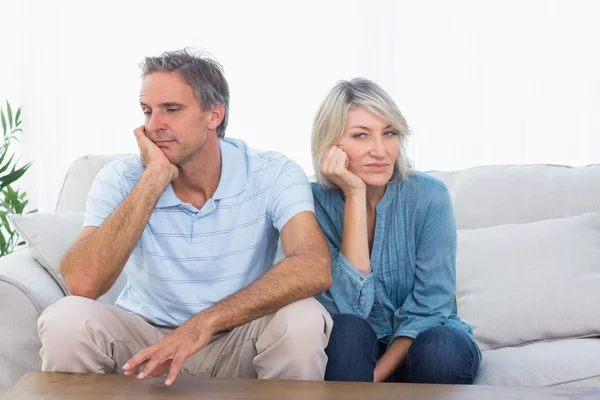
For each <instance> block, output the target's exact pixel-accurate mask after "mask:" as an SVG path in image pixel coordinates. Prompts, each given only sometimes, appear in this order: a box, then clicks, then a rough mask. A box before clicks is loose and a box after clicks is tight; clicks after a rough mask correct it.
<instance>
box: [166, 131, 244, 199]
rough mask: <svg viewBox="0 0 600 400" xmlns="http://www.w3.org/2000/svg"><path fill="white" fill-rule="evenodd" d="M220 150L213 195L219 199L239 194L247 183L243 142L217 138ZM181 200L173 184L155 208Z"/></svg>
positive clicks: (168, 187)
mask: <svg viewBox="0 0 600 400" xmlns="http://www.w3.org/2000/svg"><path fill="white" fill-rule="evenodd" d="M219 149H220V150H221V178H220V179H219V185H218V186H217V190H216V191H215V194H214V195H213V199H215V200H220V199H224V198H227V197H232V196H235V195H238V194H240V193H241V192H243V191H244V190H245V189H246V186H247V184H248V158H247V156H246V151H245V150H246V149H245V145H244V144H243V142H240V141H237V140H231V139H219ZM179 204H183V202H182V201H181V200H180V199H179V197H177V195H176V194H175V192H174V191H173V186H172V185H171V184H170V183H169V186H167V188H166V189H165V191H164V193H163V194H162V196H160V198H159V199H158V202H157V203H156V207H157V208H165V207H173V206H177V205H179Z"/></svg>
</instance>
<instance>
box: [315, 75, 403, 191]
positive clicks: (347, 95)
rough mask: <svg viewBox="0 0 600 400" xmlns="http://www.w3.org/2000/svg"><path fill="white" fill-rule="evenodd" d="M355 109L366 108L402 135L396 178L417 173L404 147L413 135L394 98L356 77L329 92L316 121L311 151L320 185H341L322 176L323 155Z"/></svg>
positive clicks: (339, 135) (331, 186)
mask: <svg viewBox="0 0 600 400" xmlns="http://www.w3.org/2000/svg"><path fill="white" fill-rule="evenodd" d="M352 107H363V108H365V109H367V110H368V111H370V112H372V113H374V114H375V115H377V116H379V117H380V118H382V119H384V120H386V121H388V122H389V123H390V125H391V126H392V128H394V129H395V130H396V131H397V132H398V140H399V141H400V151H399V152H398V158H397V159H396V165H395V166H394V174H393V175H392V179H401V180H404V179H406V178H407V177H408V176H409V175H410V174H412V173H413V169H412V166H411V163H410V161H409V160H408V159H407V158H406V154H405V148H404V144H405V141H406V138H407V136H408V135H409V134H410V128H409V127H408V125H407V123H406V120H405V119H404V116H403V115H402V113H401V112H400V110H399V109H398V106H396V103H394V101H393V100H392V98H391V97H390V95H389V94H388V93H387V92H386V91H385V90H383V89H382V88H381V87H380V86H378V85H377V84H376V83H374V82H372V81H370V80H368V79H364V78H354V79H352V80H350V81H339V82H338V83H337V84H336V85H335V86H334V87H333V88H331V89H330V90H329V92H328V93H327V95H326V96H325V99H323V102H322V103H321V105H320V106H319V109H318V110H317V114H316V115H315V119H314V121H313V129H312V137H311V152H312V158H313V167H314V170H315V174H316V176H317V182H319V183H320V184H321V185H322V186H323V187H324V188H325V189H328V190H332V189H336V188H337V186H336V185H335V184H334V183H333V182H331V181H330V180H329V179H327V178H326V177H325V176H323V174H322V173H321V168H320V165H321V160H322V158H323V155H324V154H325V152H326V151H327V149H329V148H330V147H331V146H333V145H334V144H335V143H337V141H338V140H339V138H340V137H341V136H342V134H343V133H344V129H345V128H346V121H347V119H348V110H350V109H351V108H352Z"/></svg>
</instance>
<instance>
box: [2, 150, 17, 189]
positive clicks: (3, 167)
mask: <svg viewBox="0 0 600 400" xmlns="http://www.w3.org/2000/svg"><path fill="white" fill-rule="evenodd" d="M7 150H8V149H7ZM2 158H4V155H2ZM13 158H15V155H14V154H13V155H12V156H10V158H9V159H8V161H7V162H6V164H5V165H4V166H2V167H0V174H1V173H3V172H4V171H6V170H7V169H8V167H10V164H12V160H13ZM1 162H2V159H0V163H1ZM0 180H2V178H0ZM11 183H12V182H11ZM9 185H10V184H9Z"/></svg>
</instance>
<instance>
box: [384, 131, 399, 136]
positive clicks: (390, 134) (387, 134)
mask: <svg viewBox="0 0 600 400" xmlns="http://www.w3.org/2000/svg"><path fill="white" fill-rule="evenodd" d="M383 135H384V136H398V133H396V132H394V131H387V132H384V133H383Z"/></svg>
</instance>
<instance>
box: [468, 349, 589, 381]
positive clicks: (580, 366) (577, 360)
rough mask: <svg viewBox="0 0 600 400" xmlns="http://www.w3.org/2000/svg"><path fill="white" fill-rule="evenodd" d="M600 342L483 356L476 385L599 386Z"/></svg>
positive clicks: (499, 351)
mask: <svg viewBox="0 0 600 400" xmlns="http://www.w3.org/2000/svg"><path fill="white" fill-rule="evenodd" d="M598 360H600V339H598V338H591V339H565V340H557V341H551V342H538V343H532V344H529V345H527V346H521V347H505V348H502V349H496V350H488V351H484V352H483V361H482V363H481V367H480V368H479V373H478V374H477V377H476V378H475V384H479V385H495V386H559V385H560V386H588V387H594V386H597V385H598V382H600V362H599V361H598Z"/></svg>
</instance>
